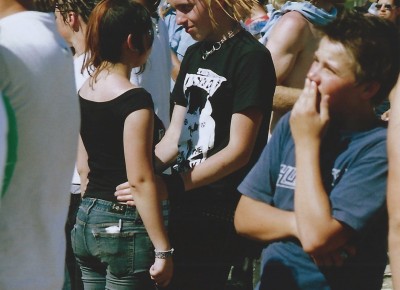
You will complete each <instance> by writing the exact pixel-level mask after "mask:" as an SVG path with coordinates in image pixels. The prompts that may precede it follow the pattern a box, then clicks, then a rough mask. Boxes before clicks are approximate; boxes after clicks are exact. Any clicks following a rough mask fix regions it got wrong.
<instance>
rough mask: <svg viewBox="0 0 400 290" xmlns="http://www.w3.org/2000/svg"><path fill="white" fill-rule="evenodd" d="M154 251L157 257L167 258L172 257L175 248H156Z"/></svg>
mask: <svg viewBox="0 0 400 290" xmlns="http://www.w3.org/2000/svg"><path fill="white" fill-rule="evenodd" d="M154 253H155V257H156V258H157V259H167V258H169V257H172V254H173V253H174V248H172V249H171V250H168V251H157V250H154Z"/></svg>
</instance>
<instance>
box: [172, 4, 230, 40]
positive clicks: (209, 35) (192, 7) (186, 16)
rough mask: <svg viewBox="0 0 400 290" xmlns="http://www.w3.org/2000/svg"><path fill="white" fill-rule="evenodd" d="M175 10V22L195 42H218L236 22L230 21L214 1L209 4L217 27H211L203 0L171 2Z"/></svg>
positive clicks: (207, 10)
mask: <svg viewBox="0 0 400 290" xmlns="http://www.w3.org/2000/svg"><path fill="white" fill-rule="evenodd" d="M169 3H170V4H171V5H172V7H174V8H175V9H176V22H177V24H178V25H182V26H183V27H184V29H185V30H186V32H187V33H189V34H190V35H191V36H192V38H193V39H195V40H197V41H219V40H221V38H222V37H223V36H224V35H225V34H226V33H227V31H231V30H233V28H234V27H235V25H236V22H235V21H234V20H233V19H231V18H230V17H229V16H228V15H227V14H226V13H225V12H224V11H223V10H222V9H221V8H219V5H218V4H217V3H215V1H212V2H211V6H212V8H211V9H212V10H213V16H214V19H216V20H217V22H218V26H217V27H213V25H212V20H211V17H210V15H209V9H208V7H207V4H206V3H205V1H203V0H171V1H169Z"/></svg>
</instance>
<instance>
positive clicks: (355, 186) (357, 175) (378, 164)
mask: <svg viewBox="0 0 400 290" xmlns="http://www.w3.org/2000/svg"><path fill="white" fill-rule="evenodd" d="M360 155H361V154H360ZM387 172H388V165H387V155H386V142H385V141H384V140H383V141H382V142H379V143H378V144H376V145H374V146H373V147H371V148H368V150H366V152H363V154H362V156H360V158H357V160H356V161H355V162H354V163H352V164H350V165H349V167H347V168H346V170H345V171H344V173H343V176H341V178H340V181H339V182H338V183H337V184H336V186H335V187H334V188H333V190H332V191H331V195H330V200H331V203H332V212H333V216H334V218H335V219H337V220H339V221H341V222H343V223H345V224H347V225H348V226H350V227H351V228H353V229H354V230H356V231H361V230H362V229H363V228H364V227H365V226H366V225H367V224H368V222H369V221H370V219H371V218H372V217H373V216H374V215H376V214H377V213H378V212H379V211H381V210H382V208H384V207H385V206H386V202H385V201H386V182H387Z"/></svg>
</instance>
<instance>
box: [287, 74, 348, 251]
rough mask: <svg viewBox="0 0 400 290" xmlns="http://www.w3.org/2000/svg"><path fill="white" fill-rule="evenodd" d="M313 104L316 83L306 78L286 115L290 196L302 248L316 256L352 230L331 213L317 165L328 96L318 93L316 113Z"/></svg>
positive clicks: (338, 244) (344, 239) (338, 243)
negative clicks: (291, 146) (292, 181)
mask: <svg viewBox="0 0 400 290" xmlns="http://www.w3.org/2000/svg"><path fill="white" fill-rule="evenodd" d="M316 104H317V86H316V84H315V83H314V82H311V81H310V80H308V79H307V80H306V84H305V87H304V91H303V93H302V94H301V95H300V97H299V100H298V101H297V102H296V104H295V106H294V108H293V111H292V115H291V118H290V127H291V130H292V135H293V139H294V142H295V153H296V187H295V199H294V200H295V216H296V221H297V229H298V231H299V239H300V242H301V244H302V246H303V249H304V251H305V252H307V253H309V254H311V255H317V256H318V255H325V254H327V253H329V252H332V251H334V250H336V249H338V248H340V247H342V246H343V245H345V244H346V243H347V241H348V240H349V238H350V237H351V234H352V230H350V228H348V227H346V226H345V225H343V224H341V223H340V222H339V221H337V220H336V219H335V218H334V217H333V216H332V214H331V205H330V201H329V196H328V193H327V192H326V191H325V188H324V186H323V182H322V176H321V169H320V165H319V156H320V145H321V138H322V136H323V134H324V133H325V128H326V126H327V124H328V122H329V113H328V96H323V97H322V100H321V103H320V113H319V112H317V106H316Z"/></svg>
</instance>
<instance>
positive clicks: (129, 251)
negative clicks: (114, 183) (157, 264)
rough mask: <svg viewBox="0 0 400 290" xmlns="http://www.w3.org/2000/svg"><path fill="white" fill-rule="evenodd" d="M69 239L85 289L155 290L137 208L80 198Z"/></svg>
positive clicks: (150, 256)
mask: <svg viewBox="0 0 400 290" xmlns="http://www.w3.org/2000/svg"><path fill="white" fill-rule="evenodd" d="M113 205H114V206H113ZM116 205H117V206H116ZM71 239H72V247H73V250H74V253H75V257H76V259H77V262H78V264H79V265H80V267H81V270H82V280H83V284H84V288H85V290H88V289H89V290H95V289H96V290H97V289H117V290H122V289H124V290H125V289H130V290H132V289H133V290H134V289H140V290H148V289H149V290H150V289H152V290H153V289H156V288H155V286H154V283H153V281H152V280H151V278H150V275H149V269H150V266H151V265H152V264H153V262H154V248H153V245H152V243H151V240H150V238H149V236H148V234H147V232H146V229H145V227H144V225H143V222H142V220H141V218H140V216H139V214H138V212H137V210H136V208H134V207H126V206H121V204H116V203H113V202H109V201H105V200H100V199H94V198H83V199H82V202H81V205H80V207H79V211H78V214H77V219H76V224H75V226H74V228H73V230H72V232H71Z"/></svg>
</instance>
